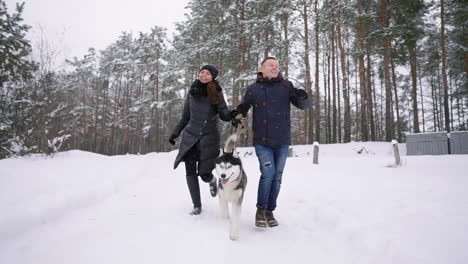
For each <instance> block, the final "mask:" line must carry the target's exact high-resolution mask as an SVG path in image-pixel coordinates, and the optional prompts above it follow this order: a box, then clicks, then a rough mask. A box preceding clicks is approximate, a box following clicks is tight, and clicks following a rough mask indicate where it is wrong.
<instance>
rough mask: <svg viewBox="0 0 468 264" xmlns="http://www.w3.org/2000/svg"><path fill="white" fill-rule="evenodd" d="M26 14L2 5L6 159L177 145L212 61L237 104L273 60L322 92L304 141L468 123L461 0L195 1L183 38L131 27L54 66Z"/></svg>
mask: <svg viewBox="0 0 468 264" xmlns="http://www.w3.org/2000/svg"><path fill="white" fill-rule="evenodd" d="M24 8H27V6H25V4H24V3H23V4H17V6H16V8H15V10H14V11H13V12H9V10H8V8H7V6H6V4H5V2H3V1H0V23H1V24H0V27H1V31H2V34H1V35H0V112H1V114H0V148H1V149H0V158H5V157H8V156H11V155H21V154H27V153H47V154H51V153H54V152H57V151H60V150H68V149H81V150H86V151H92V152H96V153H102V154H106V155H115V154H125V153H148V152H154V151H169V150H171V149H173V147H172V146H171V145H170V144H168V143H167V138H168V136H169V135H170V133H171V131H172V128H173V127H174V125H175V123H176V122H177V121H178V119H179V118H180V113H181V111H182V109H181V108H182V102H183V100H184V99H185V96H186V94H187V92H188V88H189V87H190V84H191V82H192V81H193V80H194V79H195V78H196V77H197V74H198V70H199V69H200V67H201V66H202V65H204V64H213V65H215V66H216V67H217V68H218V69H220V74H219V77H218V78H217V79H218V81H219V82H220V84H221V86H222V87H223V92H224V93H225V96H226V98H227V99H228V102H229V104H230V105H231V106H234V107H235V106H237V105H238V104H239V102H240V100H241V99H242V95H243V93H244V91H245V89H246V87H247V85H248V84H250V83H252V82H253V81H255V78H256V73H257V72H258V71H259V62H260V61H261V60H262V59H263V58H264V57H267V56H274V57H276V58H278V60H279V62H280V67H281V71H282V73H283V75H284V76H285V77H286V78H289V79H290V80H291V81H292V82H293V83H294V85H295V86H296V87H298V88H303V89H305V90H306V91H307V92H308V94H309V96H310V97H311V99H312V100H311V102H312V104H311V107H310V108H309V110H308V111H306V112H305V113H304V112H302V111H296V110H292V121H291V122H292V124H291V125H292V133H293V144H310V143H312V142H313V141H318V142H320V143H341V142H350V141H390V140H392V139H397V140H398V141H400V142H403V141H404V140H405V134H406V133H420V132H431V131H452V130H466V122H467V117H466V115H465V109H466V107H467V106H468V85H467V72H468V53H467V50H468V49H467V48H468V47H467V45H468V43H467V40H466V35H467V34H466V28H467V21H468V19H467V14H466V12H465V10H466V8H467V4H466V3H465V1H462V0H439V1H429V0H427V1H424V0H411V1H410V0H394V1H388V0H323V1H318V0H282V1H272V0H256V1H251V0H235V1H225V0H208V1H207V0H192V1H190V2H189V4H188V6H187V9H186V10H187V12H188V13H187V16H186V19H185V20H184V21H181V22H179V23H177V25H176V32H175V34H174V35H173V37H168V36H167V31H166V29H164V28H162V27H159V26H154V27H152V28H151V29H149V30H148V32H139V33H138V34H132V33H129V32H122V33H121V35H120V36H119V37H118V39H117V40H115V41H114V42H113V43H111V44H110V45H109V46H108V47H106V48H105V49H104V50H100V51H96V50H95V49H93V48H90V49H89V50H88V53H87V54H86V55H85V56H83V57H81V58H76V57H74V58H72V59H70V60H68V61H67V67H64V68H63V69H60V70H53V69H51V67H50V64H51V63H52V61H53V59H54V57H53V55H52V54H53V51H51V50H48V48H47V47H39V48H32V47H31V42H30V41H28V40H27V39H26V37H25V35H26V33H27V32H28V30H29V29H30V26H28V25H25V24H24V23H23V20H22V12H23V10H24ZM33 55H34V56H33ZM220 129H221V130H222V135H223V138H225V137H226V136H227V135H228V134H230V133H232V132H233V129H232V127H231V126H230V125H229V124H227V123H223V124H222V126H221V127H220ZM251 137H252V133H251V131H249V132H248V133H247V135H246V137H245V138H244V142H243V144H244V145H248V144H249V143H250V142H251Z"/></svg>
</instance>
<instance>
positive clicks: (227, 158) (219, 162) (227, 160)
mask: <svg viewBox="0 0 468 264" xmlns="http://www.w3.org/2000/svg"><path fill="white" fill-rule="evenodd" d="M215 165H216V166H215V169H216V174H218V177H219V180H220V182H221V183H222V184H226V183H228V182H230V181H235V180H236V179H237V178H239V176H240V175H241V173H242V164H241V160H240V159H239V157H238V155H237V152H236V151H235V150H234V151H233V152H224V150H221V154H220V155H219V156H218V157H217V158H216V159H215Z"/></svg>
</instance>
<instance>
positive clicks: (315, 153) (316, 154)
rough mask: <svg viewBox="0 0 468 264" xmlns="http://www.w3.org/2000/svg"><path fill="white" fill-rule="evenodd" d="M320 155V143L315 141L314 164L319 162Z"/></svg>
mask: <svg viewBox="0 0 468 264" xmlns="http://www.w3.org/2000/svg"><path fill="white" fill-rule="evenodd" d="M318 155H319V143H318V142H317V141H315V142H314V158H313V163H314V164H318Z"/></svg>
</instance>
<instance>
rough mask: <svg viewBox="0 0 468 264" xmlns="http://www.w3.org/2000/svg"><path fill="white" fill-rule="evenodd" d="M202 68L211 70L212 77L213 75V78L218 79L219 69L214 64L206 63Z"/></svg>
mask: <svg viewBox="0 0 468 264" xmlns="http://www.w3.org/2000/svg"><path fill="white" fill-rule="evenodd" d="M202 70H207V71H209V72H210V73H211V77H213V80H214V79H216V76H218V69H216V67H215V66H213V65H205V66H203V67H201V69H200V71H202Z"/></svg>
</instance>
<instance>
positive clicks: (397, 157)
mask: <svg viewBox="0 0 468 264" xmlns="http://www.w3.org/2000/svg"><path fill="white" fill-rule="evenodd" d="M392 145H393V155H394V156H395V165H396V166H401V160H400V151H399V150H398V141H396V140H392Z"/></svg>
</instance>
